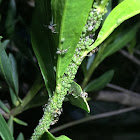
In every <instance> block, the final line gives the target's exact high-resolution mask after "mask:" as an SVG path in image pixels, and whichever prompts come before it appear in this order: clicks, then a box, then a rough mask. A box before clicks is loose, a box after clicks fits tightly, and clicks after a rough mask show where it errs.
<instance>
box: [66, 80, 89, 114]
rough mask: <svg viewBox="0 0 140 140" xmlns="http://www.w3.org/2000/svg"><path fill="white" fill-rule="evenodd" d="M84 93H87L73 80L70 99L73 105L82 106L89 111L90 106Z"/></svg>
mask: <svg viewBox="0 0 140 140" xmlns="http://www.w3.org/2000/svg"><path fill="white" fill-rule="evenodd" d="M84 94H86V93H84V92H83V91H82V89H81V87H80V86H79V85H78V84H77V83H75V82H73V83H72V85H71V90H70V94H69V95H68V99H69V101H70V103H71V104H72V105H75V106H77V107H79V108H82V109H84V110H85V111H87V112H88V113H89V112H90V108H89V105H88V103H87V101H86V98H85V97H84V96H83V95H84Z"/></svg>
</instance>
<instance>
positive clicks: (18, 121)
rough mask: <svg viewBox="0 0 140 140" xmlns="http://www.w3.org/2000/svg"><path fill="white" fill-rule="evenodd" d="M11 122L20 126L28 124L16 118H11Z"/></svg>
mask: <svg viewBox="0 0 140 140" xmlns="http://www.w3.org/2000/svg"><path fill="white" fill-rule="evenodd" d="M13 120H14V121H15V122H16V123H17V124H20V125H24V126H27V125H28V124H27V123H26V122H24V121H22V120H20V119H18V118H15V117H14V118H13Z"/></svg>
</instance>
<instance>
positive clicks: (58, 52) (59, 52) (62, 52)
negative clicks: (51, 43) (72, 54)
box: [56, 48, 68, 55]
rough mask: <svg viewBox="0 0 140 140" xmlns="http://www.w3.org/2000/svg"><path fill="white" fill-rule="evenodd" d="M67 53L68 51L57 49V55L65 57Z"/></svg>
mask: <svg viewBox="0 0 140 140" xmlns="http://www.w3.org/2000/svg"><path fill="white" fill-rule="evenodd" d="M67 51H68V49H65V50H60V49H58V48H57V51H56V54H60V55H64V54H65V53H66V52H67Z"/></svg>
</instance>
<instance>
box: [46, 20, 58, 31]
mask: <svg viewBox="0 0 140 140" xmlns="http://www.w3.org/2000/svg"><path fill="white" fill-rule="evenodd" d="M56 25H57V24H53V21H50V25H48V28H49V29H50V30H51V31H52V33H58V32H56V31H55V27H56Z"/></svg>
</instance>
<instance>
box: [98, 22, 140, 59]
mask: <svg viewBox="0 0 140 140" xmlns="http://www.w3.org/2000/svg"><path fill="white" fill-rule="evenodd" d="M139 27H140V23H137V24H136V25H135V26H133V27H132V28H131V29H129V30H126V31H123V32H122V33H120V34H119V35H118V37H117V38H116V39H115V40H114V42H113V43H111V44H109V45H108V46H107V47H106V48H105V49H104V48H103V49H104V50H103V55H102V57H101V59H100V62H101V61H103V60H104V59H105V58H106V57H108V56H110V55H112V54H113V53H115V52H117V51H118V50H120V49H121V48H123V47H125V45H126V44H128V43H129V42H130V41H131V40H132V39H133V38H134V37H135V36H136V33H137V31H138V28H139ZM101 49H102V48H101ZM99 53H100V52H99Z"/></svg>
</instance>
